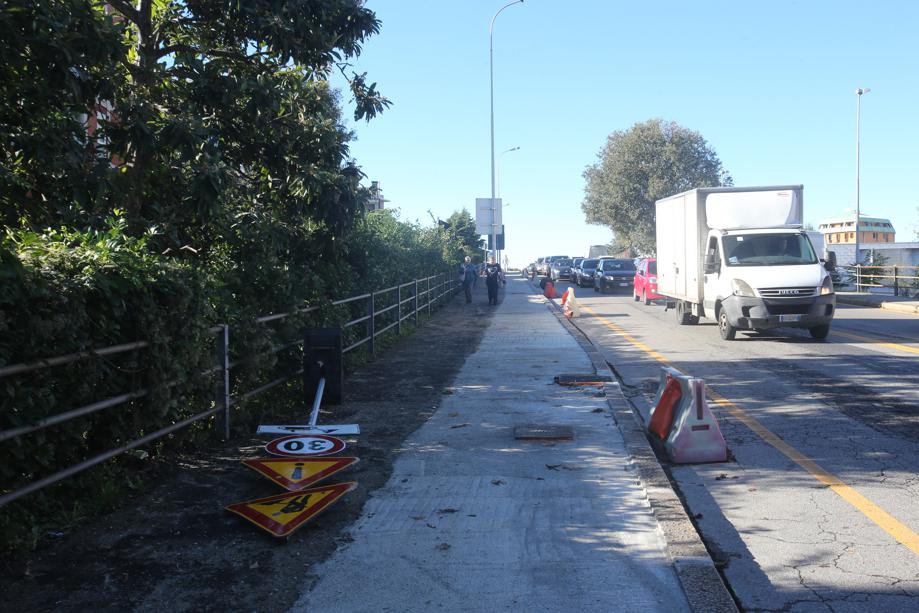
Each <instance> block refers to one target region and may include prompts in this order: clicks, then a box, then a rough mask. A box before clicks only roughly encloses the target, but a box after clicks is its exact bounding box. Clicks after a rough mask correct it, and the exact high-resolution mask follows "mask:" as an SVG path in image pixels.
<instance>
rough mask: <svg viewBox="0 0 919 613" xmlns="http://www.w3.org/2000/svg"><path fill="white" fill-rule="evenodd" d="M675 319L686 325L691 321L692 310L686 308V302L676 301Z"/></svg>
mask: <svg viewBox="0 0 919 613" xmlns="http://www.w3.org/2000/svg"><path fill="white" fill-rule="evenodd" d="M676 321H677V323H678V324H680V325H681V326H688V325H689V324H691V323H692V311H690V310H689V309H687V308H686V303H685V302H683V301H682V300H677V302H676Z"/></svg>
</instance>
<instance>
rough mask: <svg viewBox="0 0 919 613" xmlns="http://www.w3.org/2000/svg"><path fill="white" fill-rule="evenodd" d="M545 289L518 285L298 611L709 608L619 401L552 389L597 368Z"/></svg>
mask: <svg viewBox="0 0 919 613" xmlns="http://www.w3.org/2000/svg"><path fill="white" fill-rule="evenodd" d="M532 292H533V289H532V287H531V286H530V285H529V284H528V283H527V282H525V281H524V280H522V279H509V280H508V285H507V289H506V290H505V291H504V292H503V293H504V299H503V302H502V303H501V304H500V305H499V306H498V307H496V312H495V314H494V316H493V318H492V319H491V321H490V323H488V324H487V325H488V326H489V328H488V329H487V330H486V332H485V335H484V337H483V341H482V343H481V345H480V346H479V348H478V350H477V352H476V353H474V354H473V355H472V356H471V357H470V358H469V359H468V360H467V362H466V364H465V365H464V366H463V369H462V370H461V371H460V373H459V375H458V376H457V378H456V380H455V381H454V383H453V387H452V388H451V390H448V393H447V394H446V395H445V397H444V400H443V402H442V404H441V406H440V408H439V409H438V410H437V412H436V413H435V414H434V415H433V416H432V417H431V419H430V420H429V421H428V422H427V423H426V424H425V425H423V426H422V427H421V428H420V429H419V430H417V431H416V432H415V433H414V434H413V435H412V436H411V437H409V439H408V440H407V441H406V442H405V448H404V450H403V451H402V455H401V458H400V459H398V460H397V461H396V463H395V465H394V467H393V474H392V477H391V478H390V479H389V481H388V483H387V484H386V485H385V486H384V487H383V488H381V489H380V490H378V491H377V492H375V493H374V494H373V495H372V497H371V499H370V501H369V502H368V503H367V505H366V506H365V508H364V510H363V513H362V516H361V517H360V519H359V520H358V521H357V522H356V523H355V524H354V525H353V526H352V528H351V530H350V534H351V537H353V541H351V542H350V543H348V544H346V545H343V546H342V547H341V548H339V550H338V551H337V552H336V553H335V554H334V555H333V556H332V557H331V558H330V559H329V560H328V561H326V562H325V563H324V564H322V565H320V566H318V567H317V568H315V569H313V572H314V576H315V577H316V579H315V581H314V582H313V583H311V584H310V585H308V586H304V592H303V594H302V596H301V598H300V599H299V601H298V602H297V604H296V605H295V606H294V609H293V610H295V611H321V610H331V611H347V612H353V611H400V612H401V611H434V610H437V611H483V612H484V611H498V610H502V611H569V610H575V611H606V612H608V611H667V612H668V613H669V612H675V611H688V610H691V607H690V604H689V603H690V601H695V602H698V600H697V599H692V598H687V594H686V593H685V592H684V589H683V585H684V584H685V583H686V581H685V578H684V577H683V576H682V575H680V576H678V571H677V568H676V567H675V565H674V561H673V559H672V554H671V553H668V551H671V550H670V549H668V543H667V539H666V538H665V536H664V534H665V531H662V529H661V526H660V525H659V523H658V521H657V519H656V518H655V514H654V512H652V509H651V505H650V504H649V500H648V496H647V493H646V490H645V488H644V487H643V486H642V478H641V475H640V473H641V470H640V468H639V467H638V466H636V464H635V463H634V462H633V460H632V458H631V456H630V454H629V449H628V446H627V445H626V443H625V442H624V439H623V435H622V434H621V433H620V430H619V428H617V426H616V423H615V420H614V417H613V413H614V412H615V411H613V410H611V406H612V405H611V404H608V403H607V399H606V397H605V395H604V394H602V393H599V392H598V391H597V388H591V387H583V388H564V387H560V386H558V385H555V384H554V383H553V377H554V376H555V375H558V374H560V373H591V372H593V370H594V368H593V366H594V364H593V363H592V362H591V360H590V359H588V355H587V353H585V350H584V349H583V348H582V346H581V344H582V343H583V341H581V342H580V343H579V341H578V340H576V339H575V338H574V337H573V336H572V334H570V333H569V330H566V325H567V324H565V323H564V322H563V321H560V320H559V318H558V316H557V315H556V314H555V313H554V307H550V308H547V304H546V301H545V300H544V299H543V298H542V297H541V296H538V295H535V294H534V293H532ZM459 299H462V298H461V297H460V298H459ZM468 308H479V309H483V310H484V309H487V308H495V307H488V306H486V305H484V304H482V305H477V304H475V303H474V304H472V305H469V307H468ZM572 330H573V328H572ZM458 333H462V331H459V332H458ZM431 358H432V359H436V355H432V356H431ZM607 389H608V390H615V389H617V388H616V387H615V386H607ZM451 392H452V393H451ZM629 418H630V417H629V416H627V417H626V419H627V420H628V419H629ZM619 419H620V420H622V419H623V417H622V415H620V416H619ZM632 425H634V424H632ZM522 426H560V427H567V428H570V429H571V431H572V432H573V440H556V441H526V440H520V439H517V438H515V429H516V428H520V427H522ZM362 436H363V435H362ZM359 448H360V445H358V451H357V453H358V455H359V453H360V452H359ZM681 579H682V580H683V584H681ZM722 589H723V587H722ZM731 604H732V603H731ZM696 608H697V610H702V609H700V608H698V607H696Z"/></svg>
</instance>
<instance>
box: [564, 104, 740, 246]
mask: <svg viewBox="0 0 919 613" xmlns="http://www.w3.org/2000/svg"><path fill="white" fill-rule="evenodd" d="M597 158H598V159H597V162H596V163H595V164H592V165H590V166H588V167H587V169H586V170H585V171H584V175H583V176H584V179H585V182H586V185H585V187H584V201H583V202H582V204H581V209H582V210H583V211H584V214H585V216H586V219H587V222H588V223H592V224H597V225H604V226H609V228H610V229H611V230H612V231H613V233H614V234H615V235H616V239H617V242H619V243H621V244H623V245H625V246H627V247H631V248H633V249H635V250H637V251H639V252H641V253H653V252H654V251H655V238H654V202H655V201H656V200H658V199H660V198H663V197H666V196H671V195H673V194H677V193H679V192H682V191H686V190H689V189H693V188H696V187H714V186H719V185H732V184H733V181H732V179H731V176H730V175H729V174H728V173H727V172H726V171H725V170H723V169H722V167H721V161H720V160H719V159H718V156H717V155H716V154H715V151H714V150H713V149H712V148H711V147H709V146H708V143H706V141H705V139H704V138H702V135H700V134H699V133H698V132H694V131H692V130H689V129H687V128H684V127H682V126H680V125H678V124H677V123H675V122H672V121H671V122H668V121H664V120H662V119H650V120H648V121H646V122H644V123H639V124H635V125H634V126H632V128H630V129H629V130H626V131H621V132H614V133H612V134H611V135H610V136H609V138H608V139H607V142H606V145H605V146H604V147H603V149H602V150H601V151H600V153H599V154H598V156H597Z"/></svg>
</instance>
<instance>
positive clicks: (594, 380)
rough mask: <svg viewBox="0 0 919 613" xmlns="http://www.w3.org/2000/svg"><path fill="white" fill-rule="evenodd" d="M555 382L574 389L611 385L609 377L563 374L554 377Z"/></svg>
mask: <svg viewBox="0 0 919 613" xmlns="http://www.w3.org/2000/svg"><path fill="white" fill-rule="evenodd" d="M555 382H556V383H557V384H559V385H565V386H569V387H574V386H578V385H595V386H600V385H603V384H604V383H612V378H610V376H609V375H599V374H592V375H579V374H564V375H556V376H555Z"/></svg>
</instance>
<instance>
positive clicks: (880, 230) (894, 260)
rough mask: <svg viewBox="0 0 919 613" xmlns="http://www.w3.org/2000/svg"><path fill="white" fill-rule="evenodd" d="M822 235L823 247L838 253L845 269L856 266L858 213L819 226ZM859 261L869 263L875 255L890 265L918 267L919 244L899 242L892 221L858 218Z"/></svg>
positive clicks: (860, 216)
mask: <svg viewBox="0 0 919 613" xmlns="http://www.w3.org/2000/svg"><path fill="white" fill-rule="evenodd" d="M818 229H819V231H820V233H821V234H822V235H823V239H824V241H823V242H824V247H825V249H826V250H827V251H833V252H835V253H836V261H837V262H838V263H839V264H840V265H842V266H850V265H852V264H855V262H856V258H855V232H856V230H855V212H854V211H852V212H850V213H848V214H847V215H845V216H843V217H837V218H834V219H828V220H826V221H823V222H821V223H820V225H819V226H818ZM858 233H859V235H858V238H859V240H858V250H859V251H860V252H861V253H860V256H861V257H860V258H859V261H860V262H861V263H862V264H870V261H869V260H870V259H871V256H870V254H871V253H872V252H873V253H880V254H883V255H884V257H885V260H886V262H887V263H889V264H897V265H902V266H916V265H917V264H919V243H897V242H896V241H895V237H896V230H895V229H894V227H893V224H891V223H890V220H889V219H884V218H883V217H868V216H867V215H859V224H858Z"/></svg>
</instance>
